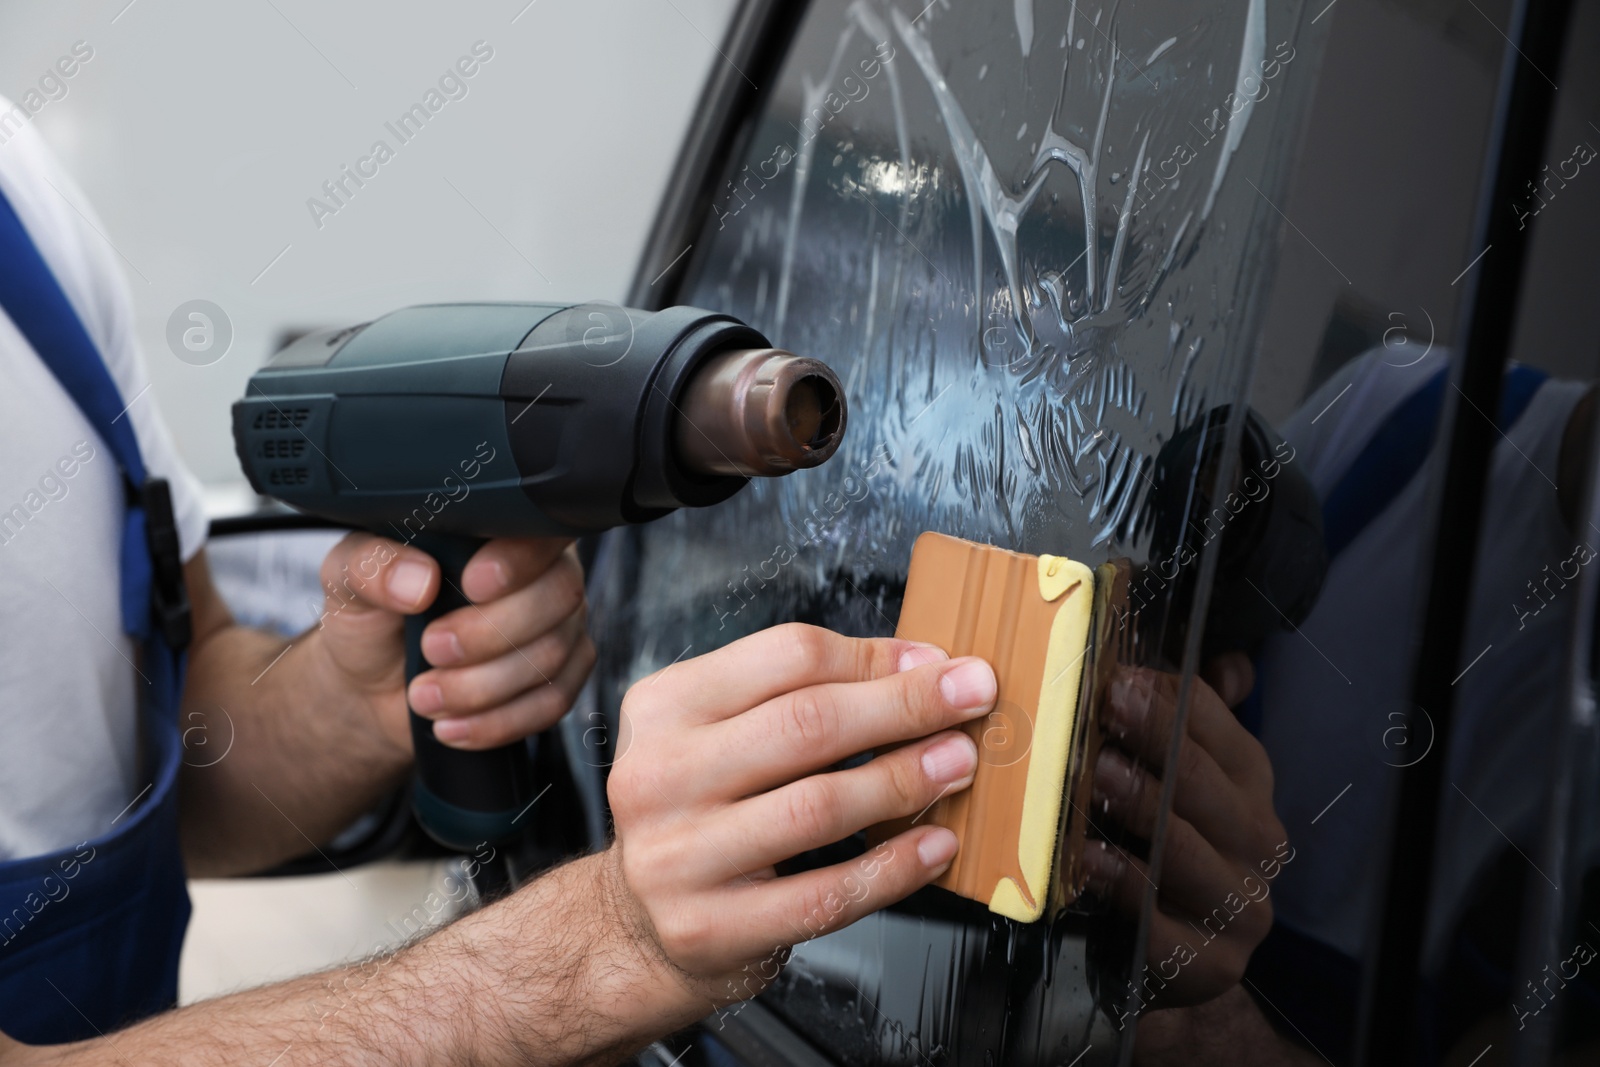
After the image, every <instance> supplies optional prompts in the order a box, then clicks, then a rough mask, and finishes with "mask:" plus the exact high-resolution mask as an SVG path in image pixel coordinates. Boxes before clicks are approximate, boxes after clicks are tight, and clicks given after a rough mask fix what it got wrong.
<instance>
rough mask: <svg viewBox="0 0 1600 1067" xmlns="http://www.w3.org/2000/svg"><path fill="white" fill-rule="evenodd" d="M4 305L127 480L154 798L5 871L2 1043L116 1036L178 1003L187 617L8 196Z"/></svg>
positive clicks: (0, 271)
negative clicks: (98, 830) (97, 830)
mask: <svg viewBox="0 0 1600 1067" xmlns="http://www.w3.org/2000/svg"><path fill="white" fill-rule="evenodd" d="M0 307H3V308H4V309H5V312H6V314H7V315H8V316H10V318H11V321H12V322H13V323H15V325H16V327H17V329H18V331H19V332H21V334H22V335H23V336H24V337H26V338H27V339H28V342H29V344H31V345H32V346H33V348H34V350H35V351H36V352H37V353H38V354H39V357H40V358H41V359H43V360H44V362H45V364H46V365H47V366H48V367H49V368H50V371H51V373H53V374H54V375H55V377H56V379H57V380H58V381H59V382H60V383H61V385H62V387H63V388H64V389H65V390H66V391H67V393H68V395H70V396H71V397H72V399H73V401H74V402H75V403H76V404H77V405H78V408H79V409H80V410H81V411H82V412H83V414H84V416H85V417H86V418H87V419H88V421H89V424H90V425H91V426H93V427H94V430H95V432H96V433H98V434H99V435H100V438H101V440H102V441H103V442H104V444H105V445H106V447H107V448H108V449H109V450H110V454H111V455H112V456H113V457H115V459H116V462H117V465H118V467H119V468H120V469H121V471H122V475H123V481H124V484H125V485H126V486H127V487H128V490H129V492H128V503H127V507H126V514H125V517H124V526H123V532H122V558H121V575H122V580H121V603H122V625H123V629H124V631H125V632H126V633H127V634H128V635H129V636H130V637H131V638H133V639H134V641H135V643H136V644H137V645H138V647H139V649H140V652H141V655H140V657H139V670H138V673H137V674H134V675H132V677H131V682H132V684H133V685H134V686H136V687H137V688H138V691H139V700H138V705H139V730H138V737H139V760H140V771H139V775H140V776H139V778H138V781H139V782H141V783H147V785H146V787H145V788H144V789H143V791H142V792H141V793H139V795H138V796H137V797H136V798H135V799H134V801H133V803H132V804H130V805H129V807H128V809H127V810H126V811H125V812H123V813H122V814H121V815H119V816H117V817H116V818H115V819H114V820H112V822H111V823H110V825H108V826H107V827H106V828H105V830H104V832H103V833H102V834H101V835H100V836H99V837H96V838H93V839H91V840H89V841H85V842H82V843H80V844H77V845H72V846H68V847H66V848H64V849H62V850H60V851H59V852H53V853H50V854H48V855H44V856H33V857H30V858H28V859H21V860H13V861H10V862H7V863H0V1031H4V1032H5V1033H6V1034H7V1035H9V1036H10V1037H13V1038H15V1039H17V1040H19V1041H25V1042H28V1043H30V1044H53V1043H59V1042H64V1041H75V1040H79V1039H83V1038H92V1037H94V1036H96V1035H97V1034H101V1033H107V1032H109V1031H111V1030H112V1029H114V1028H116V1027H118V1026H121V1025H123V1024H125V1023H129V1022H132V1021H134V1020H137V1019H139V1018H142V1017H144V1016H147V1015H150V1014H152V1013H154V1012H158V1011H161V1010H163V1009H165V1008H168V1007H171V1006H172V1005H173V1004H174V1003H175V1002H176V1000H177V993H178V951H179V949H180V948H181V947H182V945H183V931H184V927H185V925H186V924H187V923H188V921H189V894H188V890H187V888H186V885H185V880H184V868H183V856H182V854H181V852H180V851H179V847H178V804H177V778H178V769H179V766H180V764H181V762H182V760H181V755H182V746H181V745H180V743H179V732H178V698H179V694H180V692H181V690H182V686H183V670H184V655H183V646H184V645H185V644H187V641H188V608H187V602H186V600H185V599H184V597H183V592H182V586H181V569H178V568H181V563H180V562H179V561H178V560H177V552H178V549H177V537H176V528H175V525H174V523H173V522H172V514H171V503H170V498H169V497H168V496H167V492H166V485H165V483H161V482H159V481H153V480H147V475H146V472H145V467H144V460H143V458H142V457H141V455H140V454H139V443H138V441H137V440H136V439H135V438H134V434H133V427H132V425H131V422H132V420H131V419H128V418H123V417H120V416H122V415H123V414H124V411H125V408H124V404H123V401H122V397H121V396H120V395H119V394H118V392H117V387H116V384H115V383H114V382H113V381H112V379H111V374H110V372H109V371H108V370H107V369H106V365H105V361H104V360H103V359H101V357H100V353H99V351H98V350H97V349H96V348H95V345H94V342H93V341H92V340H91V339H90V337H89V334H88V332H87V331H86V330H85V329H84V327H83V324H82V322H80V321H79V319H78V316H77V313H76V312H75V311H74V310H73V308H72V305H71V304H70V303H69V302H68V300H67V297H66V294H65V293H64V292H62V290H61V286H60V284H59V283H57V281H56V279H55V276H54V275H53V274H52V273H51V272H50V268H49V267H48V265H47V264H46V263H45V261H44V258H43V257H42V256H41V255H40V254H39V250H38V248H37V247H35V245H34V243H33V241H32V239H31V238H30V237H29V236H28V232H27V230H26V229H25V228H24V227H23V225H22V223H21V221H20V220H19V219H18V217H17V214H16V212H15V211H14V210H13V209H12V207H11V204H10V202H9V201H8V200H7V199H6V198H5V196H4V195H3V194H0ZM152 486H154V487H156V488H157V492H156V493H155V494H152V493H151V491H150V490H151V487H152ZM175 570H176V573H177V575H178V577H177V579H176V584H175V580H174V578H173V574H174V572H175ZM0 610H3V609H0ZM13 714H28V715H49V714H50V709H49V708H25V709H14V710H13Z"/></svg>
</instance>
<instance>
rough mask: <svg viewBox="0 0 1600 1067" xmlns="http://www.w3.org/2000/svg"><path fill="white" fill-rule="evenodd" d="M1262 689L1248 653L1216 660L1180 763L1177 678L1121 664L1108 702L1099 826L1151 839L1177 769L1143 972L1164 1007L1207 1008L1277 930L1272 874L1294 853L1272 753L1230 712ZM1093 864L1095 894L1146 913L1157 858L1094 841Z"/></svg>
mask: <svg viewBox="0 0 1600 1067" xmlns="http://www.w3.org/2000/svg"><path fill="white" fill-rule="evenodd" d="M1254 684H1255V678H1254V672H1253V671H1252V669H1251V667H1250V661H1249V660H1248V659H1246V658H1245V657H1244V656H1242V655H1228V656H1223V657H1219V658H1218V659H1217V660H1215V661H1213V662H1212V663H1211V664H1209V665H1208V668H1207V670H1206V672H1205V678H1204V679H1196V680H1195V684H1194V689H1193V693H1192V698H1191V701H1190V708H1189V716H1188V723H1187V728H1186V730H1185V732H1184V736H1183V741H1182V746H1181V748H1180V749H1179V751H1178V758H1177V763H1176V764H1175V765H1174V766H1173V767H1171V768H1169V767H1168V765H1167V753H1168V746H1169V742H1170V740H1171V738H1172V729H1173V724H1174V722H1175V720H1176V715H1177V697H1178V677H1177V676H1176V675H1172V674H1165V673H1162V672H1159V671H1153V670H1145V669H1133V668H1123V669H1121V670H1119V671H1118V673H1117V675H1116V676H1115V677H1114V679H1113V680H1112V683H1111V686H1110V692H1109V693H1108V695H1107V699H1106V702H1105V706H1104V708H1103V709H1102V719H1103V736H1104V743H1103V745H1102V747H1101V750H1100V757H1099V760H1098V762H1097V764H1096V767H1095V774H1094V803H1093V810H1091V811H1090V812H1089V818H1090V821H1091V825H1093V826H1095V827H1096V828H1097V829H1099V830H1100V831H1101V832H1102V833H1103V832H1105V831H1108V830H1110V829H1111V827H1109V826H1107V825H1106V823H1105V822H1104V821H1102V820H1109V821H1110V822H1112V823H1114V824H1115V825H1116V826H1118V827H1120V828H1121V829H1123V830H1125V831H1127V832H1129V833H1131V834H1132V835H1134V836H1135V837H1137V838H1141V839H1143V840H1146V841H1148V840H1149V838H1150V835H1151V833H1152V832H1153V831H1154V829H1155V822H1156V812H1157V809H1158V808H1159V806H1160V796H1161V784H1162V779H1163V778H1164V777H1165V776H1166V775H1167V774H1169V773H1175V774H1176V775H1177V782H1176V784H1175V787H1174V790H1173V800H1172V815H1171V818H1170V819H1168V821H1167V832H1166V847H1165V855H1164V857H1163V859H1162V865H1161V866H1162V869H1161V884H1160V892H1159V894H1158V896H1157V899H1156V909H1155V912H1154V915H1153V916H1152V920H1151V929H1150V943H1149V951H1148V952H1147V954H1146V958H1145V963H1146V969H1145V971H1144V972H1143V973H1141V974H1139V975H1136V976H1135V979H1134V981H1135V984H1137V985H1140V986H1141V988H1144V989H1146V990H1149V991H1150V992H1151V993H1152V994H1154V1000H1155V1003H1156V1004H1157V1005H1159V1006H1163V1007H1165V1006H1171V1005H1181V1004H1196V1003H1200V1002H1202V1001H1205V1000H1209V999H1210V998H1212V997H1215V996H1218V995H1219V994H1221V993H1223V992H1225V991H1226V990H1228V989H1229V988H1231V987H1232V986H1234V985H1237V984H1238V982H1239V979H1240V977H1241V976H1243V974H1244V969H1245V965H1246V964H1248V963H1249V962H1250V954H1251V953H1252V952H1254V951H1255V948H1256V946H1257V945H1259V944H1260V943H1261V941H1262V939H1263V938H1265V937H1266V936H1267V931H1268V930H1269V929H1270V928H1271V926H1272V903H1271V901H1270V899H1269V895H1270V893H1271V888H1272V880H1273V879H1274V878H1276V877H1277V875H1278V874H1279V872H1280V871H1281V869H1282V867H1283V865H1284V864H1285V863H1288V862H1289V861H1290V860H1291V859H1292V858H1293V855H1294V853H1293V850H1292V848H1291V847H1290V846H1289V844H1288V840H1287V838H1288V835H1287V834H1286V833H1285V831H1284V828H1283V824H1282V823H1281V822H1279V821H1278V816H1277V812H1276V811H1275V810H1274V809H1273V806H1272V765H1271V763H1270V762H1269V761H1268V759H1267V753H1266V750H1265V749H1264V748H1262V747H1261V744H1260V742H1258V741H1257V740H1256V739H1255V738H1254V737H1252V736H1251V735H1250V732H1249V731H1248V730H1246V729H1245V728H1244V727H1243V726H1241V725H1240V724H1239V721H1238V719H1236V718H1235V717H1234V715H1233V712H1232V711H1230V710H1229V708H1230V707H1231V706H1232V705H1236V704H1238V703H1241V702H1242V701H1243V700H1244V698H1245V697H1247V696H1248V695H1249V694H1250V690H1251V688H1252V686H1253V685H1254ZM1084 861H1085V866H1086V867H1087V868H1088V875H1089V887H1090V889H1091V890H1092V891H1093V892H1095V893H1096V894H1097V895H1099V896H1100V897H1102V898H1103V899H1106V900H1108V901H1110V902H1111V904H1112V905H1113V906H1114V907H1115V908H1116V909H1117V910H1119V911H1121V912H1122V913H1124V914H1125V915H1127V916H1129V917H1134V916H1137V915H1138V913H1139V907H1140V904H1141V903H1142V901H1143V899H1144V894H1145V892H1146V891H1147V890H1148V888H1149V885H1150V882H1149V872H1150V868H1149V865H1148V864H1147V863H1145V862H1144V861H1142V860H1140V859H1138V858H1137V857H1135V856H1133V855H1130V854H1129V852H1128V851H1127V850H1126V849H1123V848H1119V847H1118V846H1117V845H1115V844H1108V843H1106V842H1103V841H1094V840H1091V841H1090V842H1088V844H1087V846H1086V849H1085V855H1084Z"/></svg>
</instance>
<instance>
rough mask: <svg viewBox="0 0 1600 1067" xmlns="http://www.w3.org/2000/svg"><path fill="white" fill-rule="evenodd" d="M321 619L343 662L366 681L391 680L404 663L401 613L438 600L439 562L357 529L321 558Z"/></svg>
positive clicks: (331, 647) (338, 659)
mask: <svg viewBox="0 0 1600 1067" xmlns="http://www.w3.org/2000/svg"><path fill="white" fill-rule="evenodd" d="M321 579H322V590H323V597H324V599H323V611H322V616H321V618H320V620H319V626H320V628H321V629H322V630H323V631H324V632H325V635H326V639H327V641H328V643H329V650H330V652H332V654H333V656H334V659H335V661H336V662H337V663H338V665H339V666H340V667H341V668H342V669H343V670H344V671H345V672H346V673H348V674H349V675H350V676H352V677H353V678H354V679H356V680H359V681H362V682H378V681H387V680H389V679H390V677H391V676H392V675H394V673H395V672H396V671H397V670H399V669H400V668H401V663H400V655H399V638H400V631H401V628H402V627H403V625H404V623H403V621H402V618H401V616H403V615H410V614H415V613H416V612H418V611H421V610H422V609H423V608H425V607H427V606H428V605H429V604H431V603H433V599H434V597H435V596H436V595H437V594H438V591H439V565H438V564H437V563H436V562H434V560H433V557H431V556H429V555H428V554H427V553H426V552H423V551H421V550H420V549H416V548H409V547H407V546H405V545H401V544H399V543H398V542H396V541H391V540H389V539H388V538H385V537H377V536H374V535H372V534H367V533H353V534H350V535H349V536H347V537H345V538H344V539H343V540H342V541H340V542H339V543H338V544H337V545H335V546H334V547H333V549H332V550H331V551H330V552H329V553H328V555H327V556H326V557H325V558H324V559H323V561H322V572H321Z"/></svg>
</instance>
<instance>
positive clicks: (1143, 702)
mask: <svg viewBox="0 0 1600 1067" xmlns="http://www.w3.org/2000/svg"><path fill="white" fill-rule="evenodd" d="M1108 698H1109V699H1110V701H1111V711H1112V715H1113V717H1114V718H1115V719H1116V720H1117V723H1118V724H1119V725H1120V726H1122V727H1123V728H1124V729H1125V730H1130V729H1133V728H1135V727H1138V726H1141V725H1143V724H1144V720H1145V715H1146V713H1147V712H1149V710H1150V680H1149V679H1148V678H1146V677H1145V676H1144V675H1143V674H1139V673H1134V672H1131V671H1130V672H1124V673H1122V674H1119V675H1117V677H1116V678H1115V679H1113V681H1112V682H1111V691H1110V693H1109V694H1108Z"/></svg>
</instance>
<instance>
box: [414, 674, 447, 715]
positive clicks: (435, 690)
mask: <svg viewBox="0 0 1600 1067" xmlns="http://www.w3.org/2000/svg"><path fill="white" fill-rule="evenodd" d="M443 707H444V690H443V689H440V688H439V687H438V686H437V685H435V684H434V683H432V682H422V683H420V684H418V685H413V686H412V687H411V710H412V711H414V712H416V713H417V714H418V715H432V714H433V713H434V712H436V711H439V710H440V709H442V708H443ZM440 725H443V724H442V723H441V724H440Z"/></svg>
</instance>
